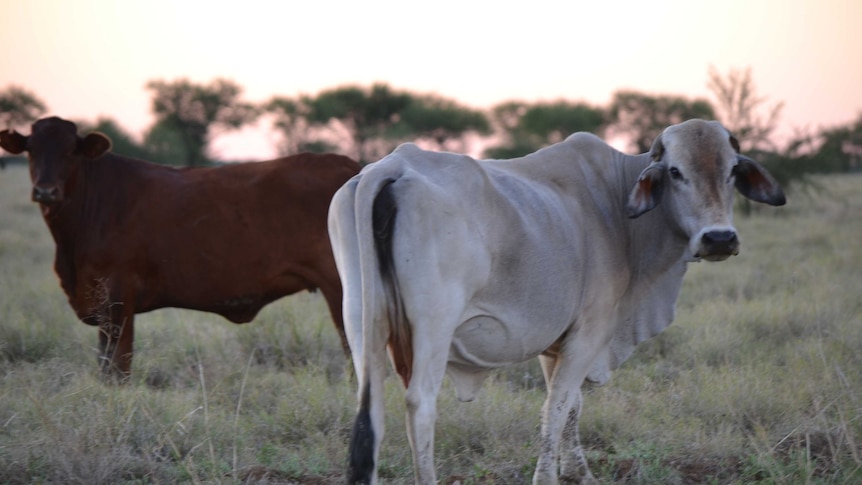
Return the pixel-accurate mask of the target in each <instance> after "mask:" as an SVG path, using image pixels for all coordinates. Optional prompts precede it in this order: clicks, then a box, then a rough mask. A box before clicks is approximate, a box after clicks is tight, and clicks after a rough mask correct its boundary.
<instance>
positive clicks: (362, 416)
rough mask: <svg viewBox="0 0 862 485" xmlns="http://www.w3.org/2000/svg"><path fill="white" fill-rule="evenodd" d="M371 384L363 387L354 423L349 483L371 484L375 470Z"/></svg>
mask: <svg viewBox="0 0 862 485" xmlns="http://www.w3.org/2000/svg"><path fill="white" fill-rule="evenodd" d="M370 407H371V385H370V384H369V383H368V382H366V383H365V388H364V389H362V402H361V403H360V405H359V413H358V414H357V415H356V421H355V422H354V423H353V437H352V438H351V439H350V462H349V464H348V467H347V484H348V485H355V484H363V485H365V484H370V483H371V475H372V473H373V472H374V429H373V428H372V427H371V409H370Z"/></svg>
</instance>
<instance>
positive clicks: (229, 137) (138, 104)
mask: <svg viewBox="0 0 862 485" xmlns="http://www.w3.org/2000/svg"><path fill="white" fill-rule="evenodd" d="M3 1H7V2H9V4H11V0H3ZM10 12H11V13H10V14H8V15H6V16H3V17H0V39H2V40H4V41H5V42H4V44H5V45H7V46H12V45H14V46H15V47H10V48H9V49H7V50H8V53H7V56H6V66H7V67H6V68H5V69H3V70H2V71H0V89H5V88H7V87H8V86H9V85H18V86H21V87H23V88H25V89H27V90H28V91H30V92H32V93H33V94H35V95H36V96H37V97H38V98H39V99H41V100H42V101H43V102H45V104H46V105H47V107H48V113H47V114H49V115H57V116H61V117H63V118H67V119H74V120H86V121H92V122H94V121H96V120H97V119H98V118H99V117H107V118H111V119H113V120H114V121H116V122H117V123H118V124H119V125H120V126H121V127H122V128H123V129H124V130H126V131H127V132H129V133H130V134H131V135H132V136H134V137H135V139H136V140H138V141H140V140H141V139H142V134H143V132H144V130H145V129H146V128H148V127H149V126H150V125H152V123H153V121H154V117H153V116H152V114H151V110H150V103H151V100H152V93H151V92H150V91H149V90H147V89H146V88H145V84H146V83H147V82H148V81H150V80H156V79H161V80H165V81H174V80H177V79H182V78H186V79H189V80H191V81H193V82H196V83H209V82H210V81H212V80H213V79H215V78H219V77H223V78H227V79H230V80H232V81H234V82H236V83H237V84H238V85H239V86H241V87H242V88H243V89H244V91H243V94H242V97H241V98H242V99H243V100H245V101H248V102H252V103H261V102H263V101H265V100H267V99H269V98H270V97H272V96H275V95H280V96H288V97H295V96H298V95H301V94H311V95H314V94H316V93H319V92H320V91H322V90H326V89H332V88H336V87H339V86H343V85H358V86H370V85H371V84H373V83H375V82H383V83H386V84H388V85H389V86H390V87H392V88H393V89H397V90H404V91H408V92H411V93H417V94H425V93H433V94H437V95H439V96H442V97H445V98H449V99H452V100H453V101H456V102H458V103H460V104H463V105H465V106H467V107H471V108H475V109H485V108H489V107H491V106H493V105H496V104H499V103H501V102H505V101H508V100H522V101H526V102H530V103H534V102H540V101H553V100H557V99H565V100H568V101H573V102H578V101H583V102H587V103H589V104H591V105H595V106H606V105H608V104H609V102H610V100H611V96H612V94H613V93H614V92H616V91H618V90H622V89H631V90H635V91H638V92H642V93H645V94H653V95H665V94H666V95H680V96H685V97H687V98H689V99H694V98H704V99H707V100H709V101H710V102H713V103H714V101H715V99H714V96H713V95H712V93H711V92H710V91H709V89H708V87H707V82H708V79H709V68H710V67H713V68H715V69H716V70H717V71H718V73H719V74H720V75H727V73H728V72H729V71H730V70H744V69H747V68H750V69H751V75H752V79H753V81H754V84H755V86H756V88H757V94H758V95H759V96H761V97H764V98H765V99H766V102H765V106H766V107H768V106H771V105H773V104H775V103H784V108H783V110H782V116H781V118H780V119H779V128H778V134H777V135H778V136H779V137H785V138H786V137H788V136H790V135H792V134H793V133H795V132H800V131H801V132H806V130H807V131H809V132H810V131H811V130H819V129H822V128H825V127H832V126H838V125H842V124H847V123H850V122H852V121H854V120H855V119H856V118H857V117H858V116H859V115H860V114H862V88H860V86H862V59H859V58H858V56H851V54H852V52H853V47H859V46H862V29H859V28H858V27H857V26H856V23H858V21H859V20H862V2H854V1H852V0H826V1H822V2H815V1H810V0H796V1H790V2H779V1H778V0H768V1H767V0H764V1H760V2H743V1H741V0H733V1H730V2H725V3H723V4H721V5H707V4H705V3H701V2H686V1H682V0H668V1H659V2H651V3H649V4H645V3H643V2H629V1H623V0H618V1H609V2H603V3H602V4H600V5H598V4H591V3H586V2H573V3H571V4H566V5H562V6H561V5H558V4H556V3H555V2H551V1H548V0H539V1H537V2H531V3H530V5H529V6H528V7H522V8H515V7H513V6H499V5H494V4H492V3H490V2H484V1H479V2H471V3H466V2H456V1H452V0H445V1H442V2H438V3H437V4H435V6H434V8H424V9H423V5H419V4H404V3H400V2H394V1H389V0H379V1H373V2H371V3H365V4H362V5H358V4H354V3H349V2H340V1H322V2H316V3H315V4H314V5H306V4H300V3H295V2H286V3H282V4H278V5H270V4H269V2H265V1H260V0H250V1H247V2H245V3H244V5H243V7H242V9H237V8H235V7H233V6H230V5H209V4H207V3H205V2H199V1H187V2H174V3H172V2H170V1H168V0H150V1H147V2H143V1H129V2H123V3H121V4H115V3H113V2H111V1H109V0H82V1H80V2H75V3H67V2H62V1H58V0H32V1H28V2H16V3H15V4H14V7H11V8H10ZM722 26H724V28H722ZM22 40H23V42H22ZM689 59H691V60H689ZM276 136H277V135H276V133H275V132H271V131H270V127H269V126H260V122H258V123H256V124H255V125H252V126H250V127H248V128H246V129H244V130H241V131H240V132H229V133H227V134H225V135H220V136H219V137H216V138H215V139H214V141H213V143H212V144H211V147H210V148H211V151H212V153H211V154H212V155H214V156H220V157H222V158H227V159H240V158H244V159H256V158H269V156H270V155H273V154H274V151H275V137H276Z"/></svg>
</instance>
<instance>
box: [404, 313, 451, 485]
mask: <svg viewBox="0 0 862 485" xmlns="http://www.w3.org/2000/svg"><path fill="white" fill-rule="evenodd" d="M425 323H428V322H425ZM417 328H418V329H422V328H429V326H426V325H422V324H419V325H415V326H414V329H417ZM420 342H421V343H420ZM450 342H451V337H450V338H445V337H443V338H441V337H440V336H437V335H435V336H431V335H425V336H422V335H414V338H413V345H414V360H413V375H412V377H411V380H410V385H409V386H408V388H407V394H406V396H405V404H406V407H407V419H406V421H407V437H408V438H409V440H410V447H411V449H412V451H413V473H414V479H415V483H417V484H423V485H425V484H435V483H437V474H436V471H435V468H434V424H435V422H436V420H437V396H438V394H439V393H440V388H441V386H442V384H443V378H444V377H445V375H446V360H447V357H448V352H447V351H448V347H449V343H450Z"/></svg>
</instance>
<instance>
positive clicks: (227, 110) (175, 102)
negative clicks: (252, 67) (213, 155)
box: [147, 79, 258, 166]
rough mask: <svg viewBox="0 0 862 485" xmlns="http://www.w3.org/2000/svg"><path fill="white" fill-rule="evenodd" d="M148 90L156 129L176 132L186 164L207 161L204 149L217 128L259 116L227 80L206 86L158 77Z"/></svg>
mask: <svg viewBox="0 0 862 485" xmlns="http://www.w3.org/2000/svg"><path fill="white" fill-rule="evenodd" d="M147 89H150V90H152V91H153V92H154V97H153V104H152V110H153V114H155V115H156V125H158V130H157V131H159V132H161V131H163V130H171V131H175V132H176V133H177V135H178V136H177V139H178V140H179V142H180V145H181V150H182V152H183V159H184V163H185V164H186V165H188V166H197V165H203V164H205V163H206V162H207V156H206V152H207V148H208V147H209V144H210V141H211V140H212V137H213V136H214V131H215V130H216V129H225V130H231V129H238V128H240V127H242V126H243V125H245V124H247V123H251V122H252V121H254V120H255V119H256V118H257V116H258V111H257V109H256V108H255V107H254V106H253V105H251V104H249V103H245V102H241V101H240V100H239V97H240V94H241V92H242V89H241V88H240V86H239V85H237V84H235V83H234V82H232V81H230V80H227V79H215V80H214V81H212V82H210V83H209V84H208V85H202V84H195V83H192V82H191V81H189V80H187V79H180V80H177V81H173V82H165V81H161V80H158V81H150V82H149V83H147Z"/></svg>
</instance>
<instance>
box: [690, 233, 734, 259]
mask: <svg viewBox="0 0 862 485" xmlns="http://www.w3.org/2000/svg"><path fill="white" fill-rule="evenodd" d="M737 254H739V238H738V237H737V235H736V231H735V230H733V228H723V229H710V230H707V231H704V232H703V233H702V234H701V236H700V239H699V241H698V242H697V250H696V251H694V257H695V258H698V259H705V260H707V261H724V260H725V259H727V258H729V257H731V256H736V255H737Z"/></svg>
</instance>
